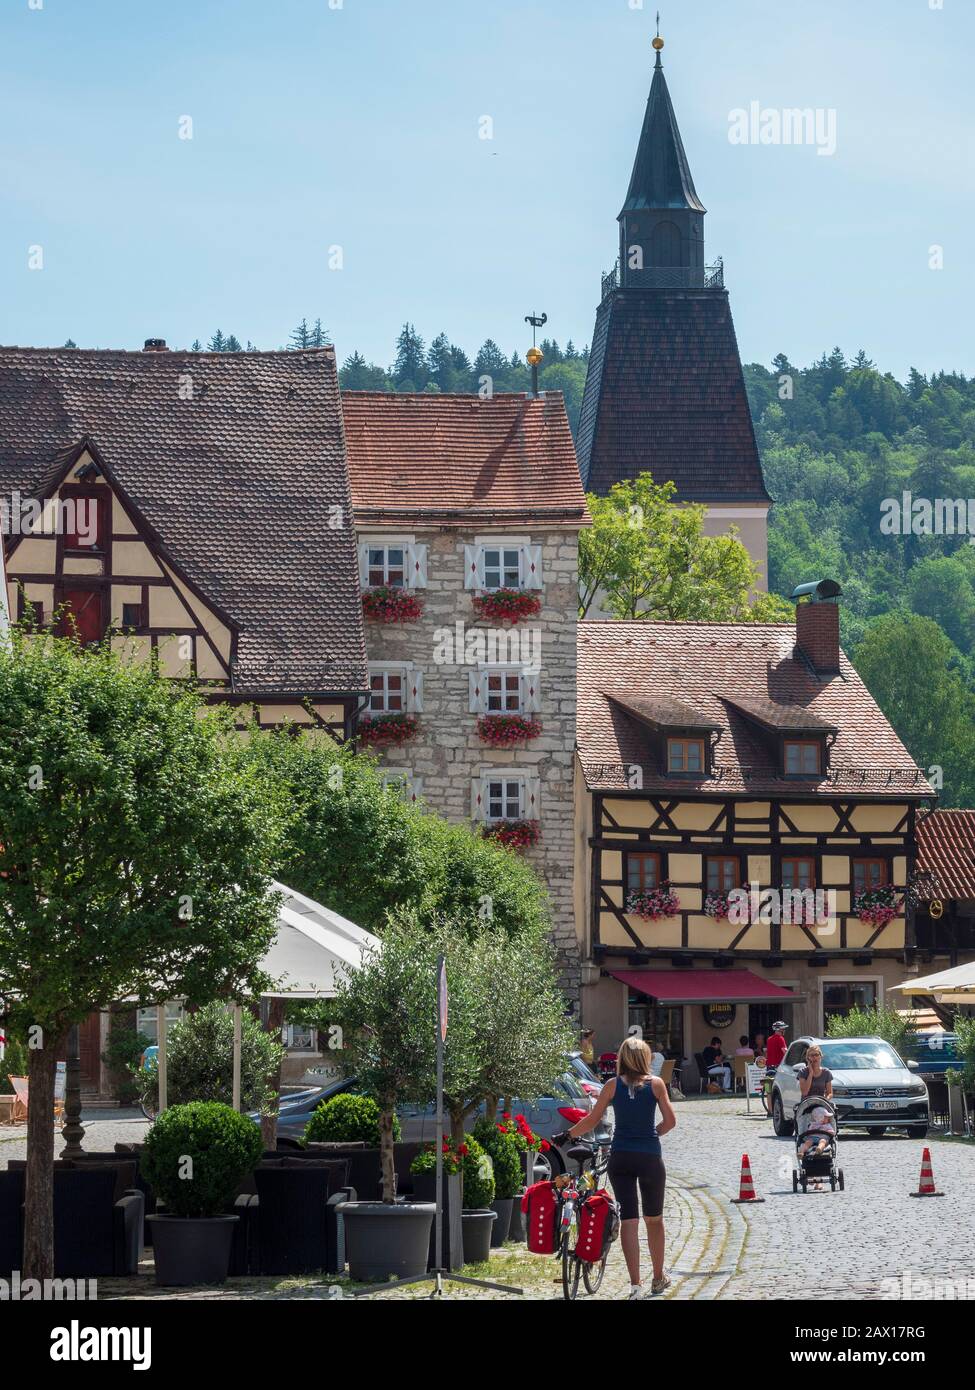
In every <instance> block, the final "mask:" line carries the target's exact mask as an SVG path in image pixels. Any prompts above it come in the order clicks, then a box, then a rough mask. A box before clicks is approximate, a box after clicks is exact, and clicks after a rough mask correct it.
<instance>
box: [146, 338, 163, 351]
mask: <svg viewBox="0 0 975 1390" xmlns="http://www.w3.org/2000/svg"><path fill="white" fill-rule="evenodd" d="M142 351H143V352H168V351H169V348H168V347H167V346H166V339H165V338H147V339H146V341H145V346H144V347H143V349H142Z"/></svg>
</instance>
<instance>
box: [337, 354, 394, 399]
mask: <svg viewBox="0 0 975 1390" xmlns="http://www.w3.org/2000/svg"><path fill="white" fill-rule="evenodd" d="M339 385H340V386H341V387H342V390H343V391H392V389H393V383H392V382H391V381H390V379H389V375H388V373H387V371H386V368H385V367H377V366H376V364H375V363H374V362H367V361H366V359H365V358H364V357H363V356H362V354H361V353H360V352H354V353H352V355H351V356H350V357H347V358H346V359H345V361H344V362H343V363H342V366H341V369H340V370H339Z"/></svg>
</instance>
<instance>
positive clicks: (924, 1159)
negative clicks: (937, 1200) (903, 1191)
mask: <svg viewBox="0 0 975 1390" xmlns="http://www.w3.org/2000/svg"><path fill="white" fill-rule="evenodd" d="M907 1195H908V1196H909V1197H943V1196H944V1195H945V1194H944V1193H943V1192H939V1191H938V1189H937V1188H936V1187H935V1185H934V1171H933V1169H932V1167H931V1150H930V1149H925V1150H924V1152H923V1153H922V1155H921V1180H920V1182H919V1183H918V1185H917V1191H916V1192H909V1193H908V1194H907Z"/></svg>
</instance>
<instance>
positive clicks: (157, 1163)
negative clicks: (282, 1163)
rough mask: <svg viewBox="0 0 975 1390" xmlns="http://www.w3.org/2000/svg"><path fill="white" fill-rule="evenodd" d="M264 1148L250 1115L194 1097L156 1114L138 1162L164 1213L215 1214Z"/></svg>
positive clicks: (233, 1191)
mask: <svg viewBox="0 0 975 1390" xmlns="http://www.w3.org/2000/svg"><path fill="white" fill-rule="evenodd" d="M262 1152H263V1145H262V1143H261V1131H260V1128H259V1127H258V1126H257V1125H256V1124H255V1123H254V1121H253V1120H249V1119H248V1118H247V1116H246V1115H239V1114H238V1113H237V1111H236V1110H232V1109H231V1108H230V1106H229V1105H220V1104H219V1103H218V1102H216V1101H194V1102H192V1103H191V1104H189V1105H174V1106H173V1108H172V1109H171V1110H166V1111H164V1112H163V1114H162V1115H160V1116H159V1118H158V1120H156V1122H155V1124H154V1125H153V1126H152V1128H151V1129H150V1131H149V1133H148V1134H147V1135H146V1144H145V1149H144V1150H143V1153H142V1160H141V1165H140V1166H141V1171H142V1176H143V1177H144V1178H145V1180H146V1182H147V1183H148V1184H149V1185H150V1187H151V1188H152V1189H153V1191H154V1192H155V1194H156V1196H157V1197H158V1198H159V1200H160V1201H161V1202H162V1203H163V1205H164V1207H165V1209H166V1214H167V1216H197V1217H199V1216H219V1215H220V1214H221V1212H223V1211H224V1209H225V1208H226V1207H227V1206H228V1205H229V1203H230V1202H231V1201H233V1198H234V1194H235V1193H236V1191H237V1188H238V1187H239V1186H240V1180H241V1178H243V1177H244V1175H245V1174H246V1173H249V1172H250V1171H251V1169H252V1168H254V1166H255V1165H256V1164H257V1163H258V1161H259V1160H260V1157H261V1153H262Z"/></svg>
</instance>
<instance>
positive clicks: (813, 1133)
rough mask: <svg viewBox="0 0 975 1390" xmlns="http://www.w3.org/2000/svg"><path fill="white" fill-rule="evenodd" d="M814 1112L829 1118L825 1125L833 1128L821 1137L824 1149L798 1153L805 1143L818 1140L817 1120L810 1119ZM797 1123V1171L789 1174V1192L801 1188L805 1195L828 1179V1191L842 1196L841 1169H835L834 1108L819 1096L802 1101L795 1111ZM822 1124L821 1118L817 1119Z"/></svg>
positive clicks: (794, 1170)
mask: <svg viewBox="0 0 975 1390" xmlns="http://www.w3.org/2000/svg"><path fill="white" fill-rule="evenodd" d="M817 1110H825V1111H826V1112H827V1114H828V1116H829V1120H828V1123H829V1124H831V1125H832V1128H833V1133H832V1134H822V1137H823V1138H825V1140H826V1145H825V1148H822V1149H818V1145H817V1150H818V1151H813V1150H810V1151H809V1152H808V1153H805V1154H803V1153H802V1152H801V1149H802V1146H803V1144H804V1143H805V1142H806V1140H808V1139H810V1138H813V1139H817V1138H818V1137H819V1135H820V1134H821V1133H822V1131H820V1130H818V1129H817V1123H816V1120H815V1119H814V1118H813V1117H814V1114H815V1112H816V1111H817ZM795 1123H796V1167H795V1168H793V1170H792V1190H793V1192H798V1191H799V1188H800V1187H801V1188H802V1190H803V1192H805V1191H806V1189H807V1187H808V1186H809V1183H810V1182H812V1183H815V1184H816V1185H818V1184H820V1183H821V1182H823V1181H824V1180H825V1179H826V1178H828V1179H829V1186H830V1191H831V1192H835V1191H836V1189H837V1187H838V1188H839V1189H840V1191H841V1192H842V1191H843V1190H844V1184H843V1169H842V1168H838V1167H837V1166H836V1129H837V1124H836V1106H835V1105H834V1104H833V1102H832V1101H831V1100H825V1099H824V1098H823V1097H822V1096H806V1098H805V1099H804V1100H801V1101H800V1102H799V1104H798V1105H797V1106H796V1109H795ZM819 1123H820V1124H822V1123H823V1120H822V1116H820V1117H819Z"/></svg>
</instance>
